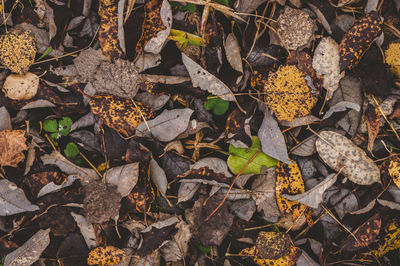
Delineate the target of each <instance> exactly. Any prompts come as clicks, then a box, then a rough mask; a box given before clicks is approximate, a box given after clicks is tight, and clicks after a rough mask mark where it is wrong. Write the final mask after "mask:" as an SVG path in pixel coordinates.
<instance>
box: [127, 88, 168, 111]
mask: <svg viewBox="0 0 400 266" xmlns="http://www.w3.org/2000/svg"><path fill="white" fill-rule="evenodd" d="M169 98H170V96H169V95H167V94H161V95H153V94H151V93H148V92H147V91H145V92H141V93H138V94H136V96H135V99H136V100H138V101H139V102H141V103H144V104H146V105H148V106H150V107H151V108H153V109H154V110H160V109H161V108H162V107H163V106H164V105H165V104H166V103H167V102H168V101H169Z"/></svg>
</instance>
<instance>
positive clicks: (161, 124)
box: [136, 108, 193, 142]
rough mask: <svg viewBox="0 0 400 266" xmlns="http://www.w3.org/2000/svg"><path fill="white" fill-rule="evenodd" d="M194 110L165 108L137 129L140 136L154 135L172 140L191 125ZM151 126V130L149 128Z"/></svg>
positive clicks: (159, 138) (163, 139)
mask: <svg viewBox="0 0 400 266" xmlns="http://www.w3.org/2000/svg"><path fill="white" fill-rule="evenodd" d="M192 113H193V110H192V109H189V108H185V109H174V110H164V111H163V112H162V113H161V114H160V115H159V116H157V117H156V118H154V119H153V120H149V121H147V123H142V124H140V125H139V126H138V127H137V129H136V135H138V136H141V137H142V136H153V137H155V138H157V139H158V140H160V141H165V142H167V141H171V140H173V139H175V138H176V137H177V136H179V134H181V133H183V132H184V131H185V130H186V129H187V128H188V125H189V121H190V116H191V115H192ZM147 127H149V128H150V132H149V130H148V128H147Z"/></svg>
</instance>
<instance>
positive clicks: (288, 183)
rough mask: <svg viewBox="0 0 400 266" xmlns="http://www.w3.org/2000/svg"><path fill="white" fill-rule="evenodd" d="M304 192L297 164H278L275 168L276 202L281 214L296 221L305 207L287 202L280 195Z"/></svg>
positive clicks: (297, 203)
mask: <svg viewBox="0 0 400 266" xmlns="http://www.w3.org/2000/svg"><path fill="white" fill-rule="evenodd" d="M304 191H305V187H304V181H303V177H302V176H301V172H300V169H299V166H298V165H297V163H292V164H285V163H282V162H278V166H277V167H276V186H275V193H276V201H277V203H278V207H279V210H280V211H281V213H282V214H291V215H292V220H296V219H297V218H298V217H299V216H300V215H301V214H302V213H304V212H305V211H306V209H307V207H306V205H304V204H301V203H300V202H297V201H292V200H288V199H285V198H283V197H282V194H291V195H295V194H302V193H304Z"/></svg>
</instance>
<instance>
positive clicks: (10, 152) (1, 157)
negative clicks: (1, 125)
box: [0, 129, 28, 167]
mask: <svg viewBox="0 0 400 266" xmlns="http://www.w3.org/2000/svg"><path fill="white" fill-rule="evenodd" d="M25 141H26V138H25V131H23V130H10V129H6V130H3V131H1V132H0V167H4V166H11V167H17V166H18V164H19V163H20V162H21V161H22V160H23V159H24V158H25V155H24V154H23V153H22V152H23V151H26V150H27V149H28V146H27V145H26V144H25Z"/></svg>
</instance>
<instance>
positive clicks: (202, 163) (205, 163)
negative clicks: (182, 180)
mask: <svg viewBox="0 0 400 266" xmlns="http://www.w3.org/2000/svg"><path fill="white" fill-rule="evenodd" d="M203 167H208V168H209V169H211V170H213V171H214V172H215V173H219V174H224V175H225V176H226V177H232V174H231V172H229V170H228V165H227V163H226V161H224V160H222V159H220V158H216V157H206V158H203V159H200V160H198V161H197V162H196V163H195V164H194V165H192V166H191V167H190V169H200V168H203Z"/></svg>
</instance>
